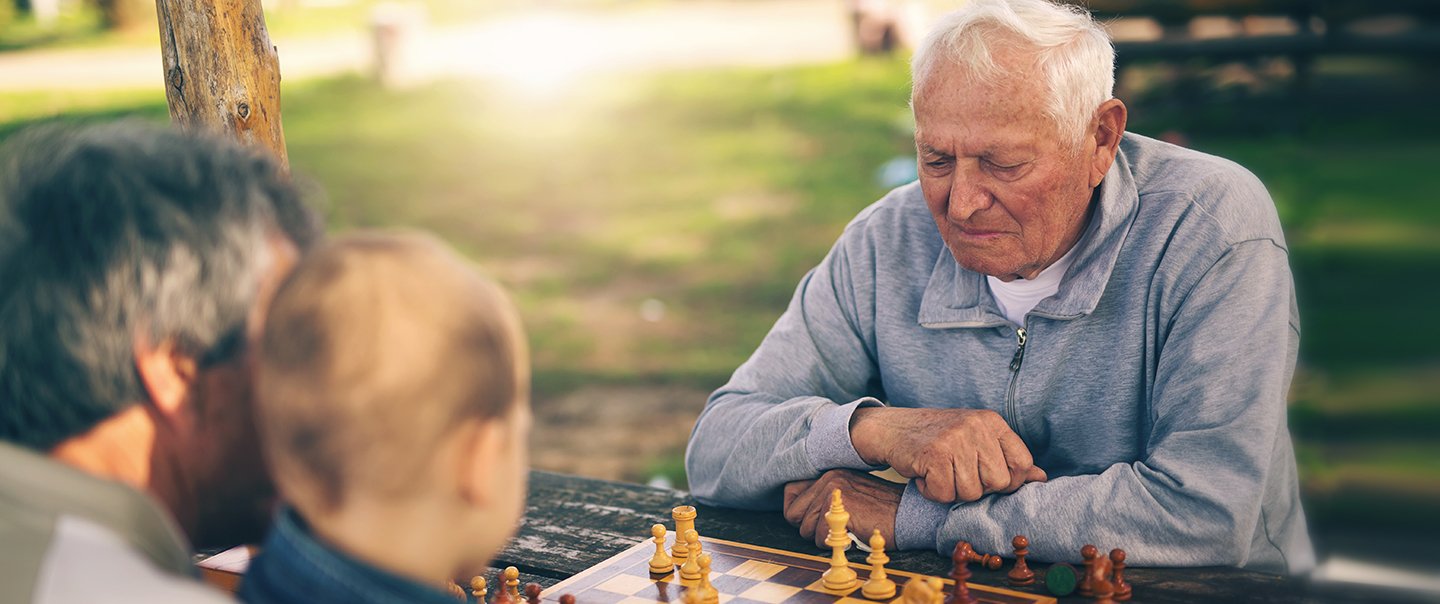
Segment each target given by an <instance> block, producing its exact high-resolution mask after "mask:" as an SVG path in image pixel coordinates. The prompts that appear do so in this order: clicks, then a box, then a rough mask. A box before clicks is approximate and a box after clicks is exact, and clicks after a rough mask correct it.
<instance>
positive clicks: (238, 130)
mask: <svg viewBox="0 0 1440 604" xmlns="http://www.w3.org/2000/svg"><path fill="white" fill-rule="evenodd" d="M260 1H261V0H155V5H156V7H157V8H158V10H159V16H160V45H161V53H162V55H163V57H164V65H165V97H166V100H167V101H168V102H169V105H170V119H171V120H173V121H174V122H175V123H176V124H178V125H180V126H181V127H182V128H186V129H199V130H204V131H208V132H214V133H219V134H222V135H227V136H233V137H235V138H237V139H239V140H240V141H242V142H244V143H245V144H248V145H253V146H256V147H261V148H264V149H268V150H270V151H271V152H272V153H274V154H275V156H276V157H278V158H280V162H281V163H282V164H283V165H285V166H287V169H288V166H289V158H288V157H287V155H286V153H285V132H284V131H283V130H282V129H281V125H280V61H279V59H278V57H277V55H276V51H275V47H274V46H271V45H270V34H269V33H268V32H267V31H266V30H265V13H264V11H263V10H262V9H261V4H260Z"/></svg>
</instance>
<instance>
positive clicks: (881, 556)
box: [860, 529, 895, 600]
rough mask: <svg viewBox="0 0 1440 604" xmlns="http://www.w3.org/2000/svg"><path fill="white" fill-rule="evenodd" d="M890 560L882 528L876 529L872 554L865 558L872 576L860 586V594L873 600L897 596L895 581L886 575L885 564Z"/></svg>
mask: <svg viewBox="0 0 1440 604" xmlns="http://www.w3.org/2000/svg"><path fill="white" fill-rule="evenodd" d="M889 561H890V556H886V555H885V538H884V537H881V536H880V529H875V534H873V535H870V555H869V556H867V557H866V558H865V563H866V564H869V565H870V577H869V578H868V579H866V580H865V584H864V585H861V586H860V595H862V596H865V597H866V598H869V599H871V600H888V599H890V598H893V597H895V582H894V581H891V580H890V577H888V576H886V575H885V564H886V563H887V562H889Z"/></svg>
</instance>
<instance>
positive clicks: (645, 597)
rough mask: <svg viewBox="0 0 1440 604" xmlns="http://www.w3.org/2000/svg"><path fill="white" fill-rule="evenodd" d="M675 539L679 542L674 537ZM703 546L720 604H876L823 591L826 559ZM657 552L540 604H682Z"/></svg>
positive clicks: (644, 549) (1007, 596) (985, 598)
mask: <svg viewBox="0 0 1440 604" xmlns="http://www.w3.org/2000/svg"><path fill="white" fill-rule="evenodd" d="M671 541H672V543H673V539H672V540H671ZM700 541H701V543H702V546H703V550H704V552H705V553H707V554H710V558H711V562H710V571H711V574H710V581H711V583H712V584H713V585H714V586H715V589H717V590H719V592H720V604H876V602H874V601H871V600H867V599H864V598H863V597H861V596H860V593H859V592H860V588H859V586H858V585H857V586H856V587H855V588H854V589H850V590H847V591H832V590H828V589H826V588H825V587H823V586H822V585H821V582H820V577H821V575H822V574H824V572H825V571H826V570H827V569H829V568H830V561H829V559H828V558H821V557H818V556H808V555H805V554H797V553H794V552H786V551H781V550H775V549H769V548H765V547H760V546H757V545H748V544H745V543H735V542H732V541H723V540H720V539H711V538H709V537H701V538H700ZM654 551H655V545H654V544H653V543H652V542H650V541H641V542H640V543H639V544H637V545H635V546H634V547H631V548H630V549H627V550H625V551H623V552H620V553H618V554H616V555H614V556H612V557H611V558H610V559H608V560H605V561H604V562H601V563H599V564H597V565H595V566H592V567H590V568H589V569H586V570H584V571H582V572H580V574H577V575H575V576H573V577H570V578H569V579H566V580H565V581H562V582H560V583H557V584H555V585H553V586H551V587H550V588H549V589H546V590H545V591H544V592H543V593H542V594H541V599H542V600H545V601H550V602H558V601H559V598H560V596H561V595H562V594H570V595H573V596H575V599H576V601H577V602H581V603H583V604H654V603H656V602H674V603H676V604H678V603H679V602H681V601H682V600H681V594H682V593H684V591H685V590H686V589H689V588H690V587H691V585H690V583H691V582H689V581H684V582H682V581H681V579H680V577H679V573H678V572H671V573H670V574H668V575H665V576H663V577H662V576H656V575H652V574H650V567H649V562H650V557H651V555H652V554H653V553H654ZM850 567H851V568H853V569H855V571H856V573H857V574H859V577H860V582H862V583H863V582H864V580H865V579H866V578H867V577H868V575H869V570H870V567H869V566H866V565H864V564H856V563H854V562H851V563H850ZM885 572H886V574H888V575H890V578H891V579H892V580H894V581H895V582H896V583H900V584H904V583H905V582H907V581H909V580H911V579H914V578H916V577H917V576H918V575H916V574H914V573H908V572H905V571H901V570H892V569H889V568H886V569H885ZM941 581H942V582H943V583H944V584H945V585H947V586H949V585H953V584H954V582H953V581H951V580H949V579H941ZM967 585H968V586H969V589H970V593H971V594H972V595H974V596H975V599H976V600H977V601H979V602H982V603H988V604H1002V603H1003V604H1022V603H1023V604H1055V598H1053V597H1050V596H1042V595H1037V594H1030V593H1024V592H1020V591H1014V590H1009V589H1002V588H999V587H990V586H988V585H977V584H974V583H968V584H967ZM947 589H948V587H947ZM897 597H898V595H897ZM880 604H884V603H880Z"/></svg>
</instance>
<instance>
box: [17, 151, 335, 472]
mask: <svg viewBox="0 0 1440 604" xmlns="http://www.w3.org/2000/svg"><path fill="white" fill-rule="evenodd" d="M318 233H319V230H318V223H317V221H316V219H315V217H314V215H313V214H311V213H310V212H309V211H308V210H307V209H306V207H305V206H304V205H303V204H302V203H301V200H300V198H299V195H298V194H297V192H296V190H295V188H294V187H293V186H292V185H291V184H290V183H289V181H288V179H287V178H286V177H285V176H284V175H283V174H282V172H281V170H280V169H279V167H278V166H277V164H276V163H275V162H274V161H273V160H270V159H268V158H266V157H264V156H262V155H258V154H255V153H252V152H250V151H248V150H246V149H243V148H241V147H239V146H238V145H236V144H234V143H229V142H224V141H218V140H213V139H208V138H205V137H201V136H195V135H190V134H185V133H181V132H177V131H174V130H170V129H165V128H161V127H158V126H150V125H145V124H140V123H119V124H109V125H99V126H90V127H64V126H49V127H40V128H35V129H32V130H30V131H26V132H22V133H20V134H19V135H17V136H15V137H14V139H12V140H11V141H9V142H8V143H7V144H6V146H5V147H4V148H3V149H0V283H4V284H5V285H4V288H3V289H0V325H4V326H5V327H4V329H0V439H3V440H6V441H11V442H15V443H19V444H21V445H24V446H28V447H30V448H33V449H36V450H40V451H48V450H50V449H52V448H54V447H55V446H56V445H57V444H59V443H61V442H62V441H65V440H66V439H69V438H71V437H75V436H78V435H81V434H84V433H86V432H87V431H89V430H91V429H92V428H93V427H95V426H96V425H97V424H99V423H101V422H103V421H104V420H106V418H109V417H111V416H113V415H115V414H117V413H119V412H120V411H122V410H124V409H127V408H128V407H130V406H132V405H134V404H136V403H138V402H143V401H145V400H146V399H147V391H146V389H145V386H144V384H142V380H141V378H140V377H139V375H138V374H137V368H136V353H135V342H136V339H137V338H144V339H145V340H146V341H148V342H162V341H170V342H173V343H174V344H175V345H176V347H177V349H178V350H179V351H180V352H183V353H185V354H187V355H189V356H190V357H192V358H194V359H195V360H196V362H197V363H198V364H199V366H200V368H201V369H203V368H204V367H205V366H207V365H209V364H215V363H222V362H224V361H227V360H229V359H231V358H233V357H235V356H236V355H237V354H238V353H239V352H240V351H241V350H243V348H244V346H245V333H246V327H247V319H248V316H249V314H250V312H251V310H252V306H253V305H254V302H255V301H256V296H257V292H258V288H259V282H260V280H261V279H262V274H263V273H264V272H265V271H266V270H268V269H267V268H266V267H268V266H270V265H271V264H272V259H271V258H269V257H268V250H269V249H270V247H269V246H268V245H267V241H268V239H270V238H274V237H284V238H288V239H289V240H290V242H291V243H293V244H294V245H295V246H296V247H298V248H302V249H303V248H304V247H306V246H307V245H309V244H310V243H311V242H312V241H313V240H315V239H316V238H317V237H318Z"/></svg>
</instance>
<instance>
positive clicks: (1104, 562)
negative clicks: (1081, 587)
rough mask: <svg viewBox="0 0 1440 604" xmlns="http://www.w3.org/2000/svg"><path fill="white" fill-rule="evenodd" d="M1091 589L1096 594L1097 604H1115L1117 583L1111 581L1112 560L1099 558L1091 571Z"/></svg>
mask: <svg viewBox="0 0 1440 604" xmlns="http://www.w3.org/2000/svg"><path fill="white" fill-rule="evenodd" d="M1090 588H1091V589H1092V590H1094V593H1095V604H1115V599H1114V598H1113V597H1112V596H1114V595H1115V583H1114V582H1112V581H1111V580H1110V560H1109V559H1108V558H1097V559H1096V560H1095V565H1094V567H1093V568H1092V570H1091V571H1090Z"/></svg>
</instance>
